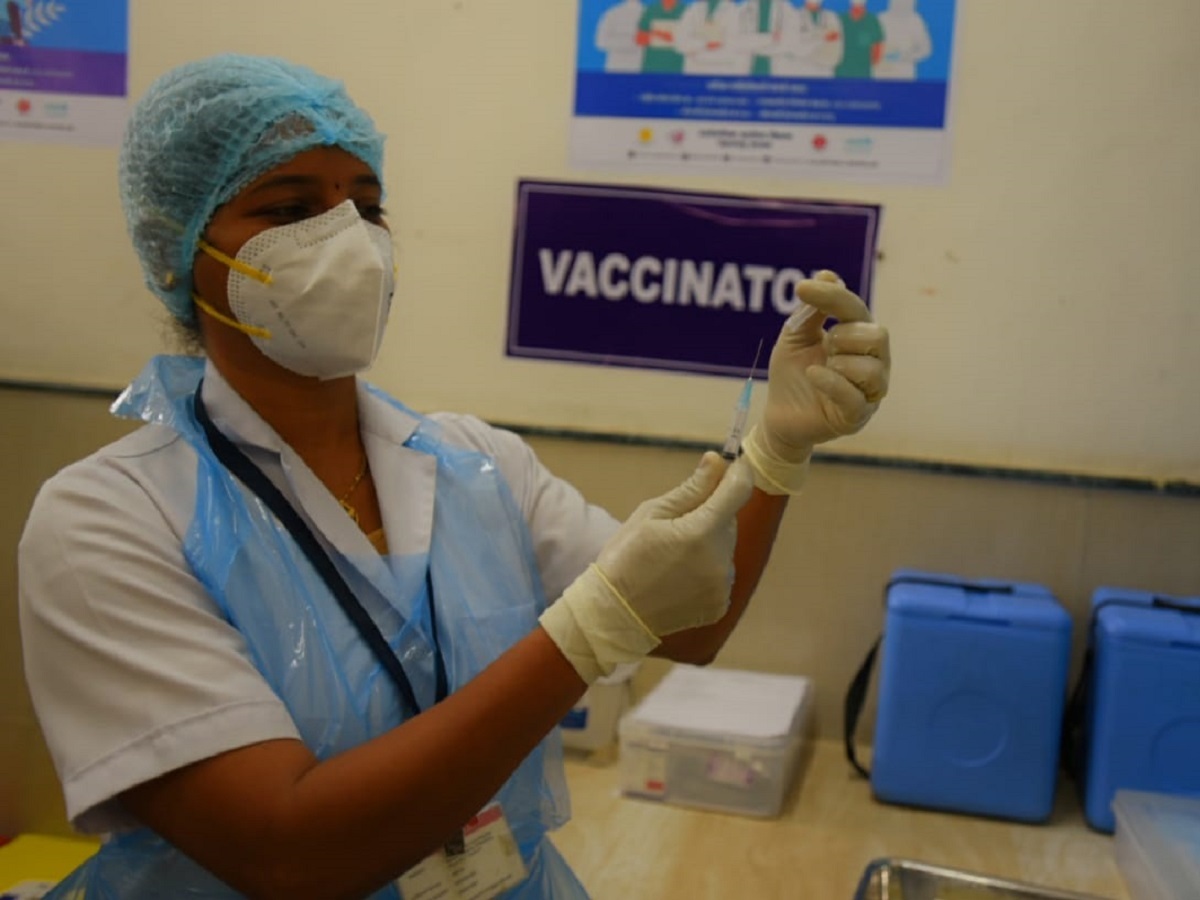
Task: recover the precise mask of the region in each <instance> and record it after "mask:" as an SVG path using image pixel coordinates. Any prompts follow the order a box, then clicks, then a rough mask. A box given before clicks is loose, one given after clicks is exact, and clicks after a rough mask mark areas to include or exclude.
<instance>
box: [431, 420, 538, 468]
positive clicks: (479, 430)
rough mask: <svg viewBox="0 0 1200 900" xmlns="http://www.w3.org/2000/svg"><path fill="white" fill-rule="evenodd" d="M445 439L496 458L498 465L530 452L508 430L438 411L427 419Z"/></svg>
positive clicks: (527, 447)
mask: <svg viewBox="0 0 1200 900" xmlns="http://www.w3.org/2000/svg"><path fill="white" fill-rule="evenodd" d="M427 418H428V419H430V421H432V422H434V423H435V424H436V425H437V427H438V429H439V431H440V432H441V435H442V438H443V439H444V440H445V441H447V442H448V443H450V444H452V445H453V446H456V447H461V448H463V449H467V450H475V451H477V452H479V453H483V454H486V455H487V456H491V457H494V458H495V459H496V461H497V462H498V463H501V464H503V463H504V462H506V461H508V460H511V459H514V458H521V457H524V456H526V455H528V454H529V453H531V450H530V448H529V445H528V444H526V443H525V441H524V440H522V439H521V437H520V436H519V435H517V434H515V433H514V432H512V431H509V430H508V429H506V428H503V427H499V426H496V425H491V424H489V423H487V422H485V421H484V420H483V419H481V418H479V417H478V416H474V415H471V414H469V413H455V412H435V413H430V414H429V415H428V416H427Z"/></svg>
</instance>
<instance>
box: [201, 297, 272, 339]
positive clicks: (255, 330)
mask: <svg viewBox="0 0 1200 900" xmlns="http://www.w3.org/2000/svg"><path fill="white" fill-rule="evenodd" d="M192 300H193V302H195V304H196V306H198V307H199V308H200V309H201V311H203V312H205V313H207V314H208V315H210V316H212V317H213V318H214V319H216V320H217V321H218V322H220V323H221V324H222V325H228V326H229V327H230V328H232V329H233V330H234V331H240V332H241V333H242V334H248V335H250V337H256V338H262V339H263V340H265V341H269V340H270V339H271V332H269V331H267V329H265V328H259V327H257V326H255V325H247V324H245V323H244V322H239V321H238V320H237V319H231V318H230V317H229V316H227V315H225V313H223V312H221V311H220V310H218V309H214V308H213V307H212V306H211V305H209V304H208V303H206V302H204V300H203V299H201V297H200V295H199V294H192Z"/></svg>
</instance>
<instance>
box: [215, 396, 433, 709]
mask: <svg viewBox="0 0 1200 900" xmlns="http://www.w3.org/2000/svg"><path fill="white" fill-rule="evenodd" d="M202 385H203V382H201V386H202ZM193 401H194V402H193V408H194V410H195V414H196V421H197V422H199V423H200V427H201V428H203V429H204V434H205V436H206V437H207V438H208V444H209V446H210V447H211V448H212V451H213V453H215V454H216V457H217V459H219V460H220V461H221V463H222V465H224V466H225V468H227V469H228V470H229V471H230V472H231V473H232V474H233V475H234V476H235V477H236V478H237V479H238V480H239V481H240V482H242V484H244V485H245V486H246V487H247V488H248V489H249V490H250V491H251V492H253V493H254V494H255V495H256V496H257V497H258V498H259V499H260V500H262V502H263V503H265V504H266V505H267V507H268V508H269V509H270V510H271V512H273V513H274V514H275V516H276V518H278V519H279V521H280V522H281V523H282V524H283V526H284V527H285V528H286V529H287V530H288V532H289V533H290V534H291V536H292V538H293V539H294V540H295V541H296V543H297V544H298V545H299V547H300V549H301V551H303V553H304V555H305V556H306V557H307V558H308V561H309V563H311V564H312V567H313V568H314V569H316V571H317V574H318V575H320V576H321V580H322V581H324V582H325V586H326V587H328V588H329V590H330V593H332V594H333V596H334V598H335V599H336V600H337V603H338V606H340V607H341V608H342V612H344V613H345V614H346V617H347V618H348V619H349V620H350V622H351V623H352V624H353V625H354V628H355V629H356V630H357V631H358V633H359V636H360V637H362V639H363V640H364V641H366V642H367V646H368V647H370V648H371V652H372V653H373V654H374V655H375V658H376V659H377V660H378V661H379V664H380V665H381V666H383V668H384V671H386V672H387V673H388V676H389V677H390V678H391V679H392V683H393V684H395V686H396V690H398V691H399V692H400V696H401V697H402V698H403V699H404V702H405V703H407V704H408V706H409V708H410V709H411V710H412V711H413V712H414V713H420V712H421V704H420V703H418V702H417V696H416V694H415V693H414V691H413V687H412V683H411V682H410V681H409V680H408V675H407V674H405V671H404V666H403V665H401V663H400V660H399V659H398V658H397V657H396V654H395V653H394V652H393V651H392V648H391V647H390V646H388V642H387V640H386V639H385V638H384V636H383V635H382V634H381V633H380V631H379V627H378V626H377V625H376V624H375V622H374V620H373V619H372V618H371V617H370V615H369V614H368V613H367V611H366V610H365V609H364V608H363V605H362V603H360V602H359V600H358V598H357V597H355V596H354V592H353V591H352V590H350V586H349V585H348V584H346V579H344V578H343V577H342V574H341V573H340V572H339V571H338V570H337V567H336V566H334V564H333V561H332V560H331V559H330V558H329V554H328V553H327V552H326V551H325V548H324V547H322V546H321V543H320V541H318V540H317V538H316V536H315V535H314V534H313V533H312V529H311V528H309V527H308V525H307V524H306V523H305V521H304V520H303V519H302V518H300V515H299V513H297V512H296V510H295V509H294V508H293V507H292V505H291V504H290V503H288V501H287V498H286V497H284V496H283V494H282V493H280V491H279V488H277V487H275V485H274V483H272V481H271V479H269V478H267V476H266V475H264V474H263V472H262V470H261V469H259V468H258V467H257V466H256V465H254V463H253V462H251V461H250V459H249V458H248V457H247V456H246V455H245V454H244V453H242V451H241V450H239V449H238V448H237V447H236V446H234V443H233V441H231V440H229V438H227V437H226V436H225V435H224V434H222V433H221V431H220V429H218V428H217V426H216V425H214V424H213V421H212V419H211V418H210V417H209V415H208V410H207V409H205V407H204V401H203V400H201V399H200V386H197V388H196V393H195V394H194V395H193ZM425 586H426V588H427V589H428V592H429V623H430V630H431V632H432V635H433V649H434V666H435V671H436V679H437V681H436V687H435V701H434V702H435V703H441V702H442V701H443V700H444V699H446V697H447V695H448V694H449V685H448V679H447V677H446V665H445V662H444V661H443V659H442V653H441V648H440V646H439V645H438V633H437V615H436V609H435V606H434V602H433V579H432V576H431V575H430V573H429V571H428V570H426V573H425Z"/></svg>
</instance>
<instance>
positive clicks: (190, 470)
mask: <svg viewBox="0 0 1200 900" xmlns="http://www.w3.org/2000/svg"><path fill="white" fill-rule="evenodd" d="M194 459H195V452H194V451H193V450H192V449H191V448H190V447H189V446H188V445H187V443H186V442H185V441H183V440H182V439H181V438H180V437H179V435H178V433H177V432H175V431H174V430H172V429H170V428H167V427H166V426H163V425H143V426H142V427H140V428H138V429H136V430H135V431H133V432H131V433H129V434H127V435H125V436H124V437H121V438H118V439H117V440H115V441H113V442H112V443H110V444H106V445H105V446H103V447H101V448H99V449H98V450H96V451H94V452H93V453H91V454H89V455H88V456H86V457H84V458H82V459H80V460H77V461H75V462H72V463H70V464H69V465H67V466H64V467H63V468H62V469H60V470H58V471H57V472H55V473H54V474H53V475H51V476H50V477H49V478H48V479H46V481H45V482H44V483H43V484H42V486H41V488H40V489H39V490H38V493H37V496H36V498H35V499H34V502H33V506H32V508H31V509H30V514H29V519H28V522H27V526H26V527H27V531H29V530H31V529H33V528H36V526H37V525H38V524H39V523H40V524H41V525H42V526H43V527H44V526H50V527H53V528H54V529H55V530H59V529H62V528H69V527H70V526H71V524H72V523H76V524H78V523H80V522H81V521H83V520H84V519H86V518H87V516H84V515H81V512H83V511H85V510H86V511H88V512H89V514H90V513H91V512H95V511H102V512H103V513H104V514H106V515H109V516H111V517H114V518H121V517H131V518H136V519H139V520H144V517H145V515H146V513H147V512H148V511H149V509H151V508H157V509H158V510H159V511H160V513H161V514H163V515H165V516H166V517H167V518H169V519H174V518H176V516H174V515H172V512H173V510H172V507H173V506H176V505H180V504H174V503H171V502H170V501H171V498H172V497H174V496H175V495H176V494H178V495H179V496H180V497H181V498H183V497H184V493H185V491H186V488H185V484H184V483H185V482H189V481H190V482H192V483H194V475H195V465H194ZM181 489H183V490H181ZM184 506H186V504H184ZM180 512H181V514H182V508H181V511H180Z"/></svg>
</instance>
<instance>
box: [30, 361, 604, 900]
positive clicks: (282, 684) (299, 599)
mask: <svg viewBox="0 0 1200 900" xmlns="http://www.w3.org/2000/svg"><path fill="white" fill-rule="evenodd" d="M203 373H204V363H203V361H202V360H198V359H193V358H189V357H168V356H160V357H156V358H155V359H154V360H152V361H151V363H150V364H149V365H148V366H147V367H146V369H145V371H143V372H142V374H141V375H140V376H139V377H138V379H137V380H136V381H134V383H133V384H132V385H130V387H129V388H128V389H127V390H126V391H125V393H124V394H122V396H121V398H119V399H118V401H117V403H116V404H115V405H114V408H113V411H114V413H115V414H116V415H119V416H123V417H127V418H138V419H141V420H143V421H145V422H150V423H158V424H162V425H166V426H169V427H170V428H172V429H174V430H175V431H177V432H178V433H179V434H180V435H181V436H182V437H183V438H184V439H185V440H186V441H187V442H188V443H189V444H190V445H191V447H192V448H193V449H194V450H195V451H196V455H197V472H196V508H195V514H194V518H193V520H192V523H191V526H190V528H189V530H188V533H187V536H186V538H185V541H184V554H185V557H186V559H187V561H188V563H189V564H190V566H191V567H192V570H193V572H194V573H195V574H196V577H197V578H198V579H199V580H200V581H201V583H202V584H203V585H204V586H205V588H206V589H207V590H208V591H209V593H210V594H211V595H212V597H213V598H214V600H215V601H216V602H217V604H218V606H219V607H220V609H221V611H222V612H223V614H224V615H225V616H226V618H227V619H228V620H229V622H230V623H231V624H232V625H233V626H234V627H235V628H237V629H238V631H240V632H241V634H242V635H243V636H244V637H245V640H246V643H247V645H248V647H249V652H250V655H251V658H252V660H253V661H254V664H255V665H256V666H257V667H258V669H259V671H261V672H262V674H263V676H264V677H265V678H266V680H267V681H268V683H269V684H270V685H271V687H272V688H273V689H274V690H275V692H276V693H277V694H278V695H279V697H280V698H281V699H282V700H283V702H284V703H285V704H286V706H287V708H288V710H289V712H290V713H291V716H292V718H293V720H294V721H295V723H296V726H297V728H298V729H299V731H300V735H301V738H302V739H303V740H304V742H305V744H306V745H307V746H308V747H309V749H310V750H312V752H313V753H314V754H315V755H316V756H317V757H318V758H319V759H322V760H324V759H329V758H330V757H333V756H336V755H337V754H339V753H342V752H344V751H346V750H349V749H351V748H352V747H355V746H358V745H359V744H362V743H363V742H365V741H368V740H370V739H372V738H374V737H377V736H378V735H381V734H383V733H384V732H386V731H388V730H390V729H392V728H395V727H396V726H397V725H399V724H400V723H401V722H402V721H403V720H404V719H405V718H407V717H408V716H409V715H410V712H409V711H408V710H406V709H405V708H404V707H405V704H404V703H403V702H402V701H401V699H400V695H399V693H398V691H397V690H396V688H395V687H394V686H393V684H392V682H391V681H390V680H389V679H388V678H387V677H386V676H385V675H384V673H383V670H382V667H381V666H380V664H379V663H378V662H377V661H376V659H375V657H374V656H373V655H372V654H371V652H370V651H369V649H368V648H367V646H366V644H365V643H364V642H363V641H362V639H361V638H360V637H359V635H358V634H357V633H356V632H355V631H354V629H353V626H352V625H351V623H350V622H349V621H348V619H347V618H346V616H345V615H344V614H343V613H342V612H341V610H340V609H339V608H338V606H337V605H336V603H335V601H334V599H333V597H332V596H331V595H330V593H329V590H328V589H327V588H326V587H325V585H324V583H323V582H322V581H321V579H320V578H319V577H318V575H317V574H316V572H315V571H314V569H313V567H312V565H311V564H310V563H309V561H308V559H307V558H306V557H305V556H304V554H303V553H302V552H301V551H300V549H299V547H298V546H297V545H296V543H295V542H294V541H293V540H292V538H291V537H290V535H289V534H288V533H287V532H286V530H285V529H284V528H283V527H282V526H281V525H280V524H279V523H278V521H277V520H276V519H275V518H274V517H273V516H272V515H271V514H270V513H269V512H268V511H266V509H265V508H264V507H263V505H262V504H261V503H259V502H258V501H257V499H256V498H254V497H253V496H252V495H250V494H249V493H248V492H247V491H246V489H245V488H244V487H243V486H242V485H241V484H240V483H239V482H238V481H237V480H236V479H235V478H234V477H233V476H232V475H230V474H229V473H228V472H227V471H226V470H225V468H224V467H223V466H222V465H221V464H220V463H219V462H218V461H217V459H216V458H215V457H214V456H213V454H212V452H211V450H210V449H209V447H208V444H207V442H206V441H205V438H204V434H203V432H202V431H201V430H200V428H199V426H198V425H197V423H196V421H195V418H194V414H193V410H192V407H191V403H192V396H193V394H194V393H195V391H196V387H197V384H198V383H199V381H200V379H201V377H202V376H203ZM372 391H373V392H374V393H376V394H377V395H378V396H380V397H382V398H383V399H385V400H386V401H387V402H388V403H390V404H391V405H392V406H394V407H396V408H397V409H399V410H402V411H404V412H405V413H407V414H408V415H412V416H414V417H415V418H417V419H418V420H419V421H420V425H419V427H418V428H417V430H416V431H415V432H414V434H413V435H412V436H411V437H410V438H409V439H408V441H406V442H405V446H406V447H408V448H410V449H413V450H416V451H418V452H421V453H425V454H428V455H430V456H433V457H434V458H435V459H436V460H437V485H436V493H435V506H434V521H433V533H432V539H431V542H430V549H429V551H428V552H427V553H421V554H412V555H405V556H400V555H392V556H389V557H388V558H387V563H388V566H387V570H388V574H389V578H387V579H384V580H383V581H382V582H381V580H380V579H379V578H377V577H376V578H367V577H366V576H364V575H363V574H362V573H361V571H360V569H359V567H358V566H356V565H355V564H354V561H352V560H348V559H346V558H344V557H341V556H340V555H339V554H337V553H336V551H333V550H332V548H327V549H329V551H330V556H331V557H332V558H333V559H334V562H335V564H336V565H337V568H338V569H339V571H340V572H341V574H342V576H343V577H344V578H345V580H346V582H347V583H348V584H349V586H350V587H351V588H352V589H353V590H354V592H355V594H356V596H357V597H358V599H359V600H360V601H361V603H362V605H363V606H364V607H365V608H366V610H367V611H368V612H369V613H370V615H371V618H372V619H373V620H374V621H375V624H376V625H377V626H378V627H379V629H380V631H381V632H382V633H383V635H384V637H385V638H386V639H387V641H388V644H389V645H390V646H391V647H392V649H393V650H394V651H395V653H396V655H397V657H398V658H399V659H400V660H401V662H402V664H403V666H404V670H405V673H406V674H407V676H408V678H409V680H410V681H411V683H412V686H413V689H414V692H415V693H416V695H417V698H418V700H419V701H420V702H421V705H422V706H423V707H425V708H427V707H428V706H429V705H432V703H433V701H434V694H435V665H434V661H435V653H436V652H437V650H436V649H435V646H437V647H440V650H441V653H442V656H443V659H444V662H445V667H446V674H447V676H448V680H449V686H450V690H451V691H453V690H456V689H457V688H459V687H461V686H462V685H464V684H465V683H466V682H468V681H470V680H471V679H472V678H474V677H475V676H476V675H477V674H479V673H480V672H481V671H482V670H483V669H484V668H486V667H487V666H488V665H489V664H490V663H492V662H493V661H494V660H495V659H496V658H497V657H499V656H500V655H501V654H502V653H504V652H505V651H506V650H508V649H509V648H510V647H511V646H512V645H513V644H514V643H516V642H517V641H518V640H520V639H521V638H522V637H524V636H525V635H527V634H528V633H529V632H530V631H532V630H533V628H535V627H536V626H537V617H538V614H539V612H540V611H541V610H542V609H543V608H544V605H545V604H544V600H543V598H542V591H541V583H540V580H539V577H538V573H537V565H536V562H535V558H534V555H533V550H532V541H531V539H530V536H529V533H528V531H527V529H526V527H525V523H524V520H523V518H522V517H521V515H520V512H519V510H518V508H517V506H516V504H515V502H514V501H513V498H512V495H511V493H510V492H509V489H508V485H507V484H506V483H505V481H504V479H503V477H502V476H501V475H500V472H499V470H498V468H497V467H496V465H495V463H494V462H493V461H492V460H491V459H490V458H488V457H486V456H484V455H482V454H480V453H477V452H475V451H471V450H464V449H460V448H457V447H453V446H450V445H449V444H447V443H445V442H443V441H442V440H441V439H440V438H439V435H438V429H437V426H436V424H435V423H433V422H432V421H430V420H428V419H423V418H421V417H419V416H415V414H414V413H412V412H411V411H409V410H406V409H405V408H404V407H403V406H401V405H400V404H398V403H396V401H394V400H392V399H391V398H388V397H386V396H385V395H383V394H382V393H381V392H378V391H375V390H374V389H372ZM384 502H385V503H386V499H385V501H384ZM430 583H432V585H433V595H434V596H433V599H434V601H435V602H436V605H437V606H436V610H437V636H438V638H439V641H438V642H436V644H435V641H434V640H433V635H432V628H431V622H430V602H431V597H430V592H429V589H428V585H429V584H430ZM381 584H382V585H383V587H384V588H385V589H384V590H381V588H380V585H381ZM264 598H267V599H269V602H264ZM495 799H496V800H497V801H498V802H499V803H500V804H501V806H502V807H503V809H504V813H505V815H506V816H507V818H508V822H509V825H510V827H511V828H512V831H513V837H514V838H515V839H516V841H517V844H518V846H519V847H520V850H521V855H522V857H523V858H524V860H525V863H526V867H527V869H528V871H529V877H528V878H526V880H525V881H524V882H522V883H521V884H520V885H519V886H517V887H516V888H513V889H512V890H511V891H509V892H508V893H506V894H505V895H504V897H506V898H513V900H517V898H520V900H534V898H580V897H586V896H587V894H586V892H585V891H584V889H583V887H582V885H580V883H579V881H578V880H577V879H576V878H575V876H574V874H573V873H572V872H571V870H570V868H569V867H568V866H567V864H566V862H565V861H564V860H563V859H562V857H561V856H560V855H559V854H558V852H557V851H556V850H555V848H554V846H553V844H551V843H550V841H549V840H547V839H546V833H547V831H549V830H551V829H553V828H557V827H559V826H560V825H562V824H563V823H564V822H565V821H566V820H567V818H568V817H569V803H568V799H567V791H566V784H565V780H564V777H563V770H562V746H561V740H560V738H559V735H558V733H557V731H556V732H554V733H552V734H551V735H550V736H549V737H548V738H547V739H546V740H544V741H543V742H542V743H541V745H539V747H538V748H537V749H536V750H535V751H534V752H533V753H531V754H530V755H529V756H528V757H527V758H526V759H525V760H524V762H522V763H521V765H520V767H519V768H518V769H517V771H516V772H515V773H514V774H513V775H512V777H510V778H509V780H508V781H507V782H506V783H505V785H504V787H503V788H501V790H500V792H499V793H498V794H497V796H496V798H495ZM239 896H241V895H240V894H238V893H237V892H236V891H234V890H233V889H231V888H229V887H227V886H226V885H224V884H223V883H222V882H220V881H218V880H217V879H216V878H215V877H214V876H212V875H210V874H209V873H208V872H207V871H206V870H204V869H202V868H201V867H200V866H199V865H197V864H196V863H194V862H192V861H191V860H190V859H189V858H188V857H186V856H185V855H184V854H183V853H181V852H179V851H178V850H176V849H175V848H174V847H173V846H171V845H170V844H168V843H167V842H166V841H164V840H163V839H162V838H160V837H159V836H158V835H156V834H154V833H153V832H151V831H150V830H149V829H141V830H137V831H133V832H128V833H123V834H120V835H117V836H115V837H113V838H112V839H110V840H109V841H108V842H107V843H105V844H104V845H103V847H101V849H100V851H99V852H98V853H97V855H96V856H95V857H93V858H92V859H91V860H89V861H88V862H86V863H85V864H84V865H83V866H81V867H80V868H79V869H78V870H76V871H75V872H74V873H73V874H72V875H71V876H69V877H68V878H67V879H66V880H65V881H64V882H63V883H61V884H60V885H59V886H58V887H57V888H56V889H55V890H54V891H53V892H52V893H51V894H49V895H48V897H50V898H55V900H57V898H71V900H76V898H79V900H83V898H86V900H108V898H113V900H117V898H121V900H144V898H151V897H163V898H166V897H170V898H214V900H216V898H222V900H226V898H234V897H239ZM370 896H371V900H397V898H399V897H400V894H399V891H398V890H397V889H396V888H394V887H390V886H389V887H386V888H383V889H382V890H379V891H377V892H376V893H374V894H372V895H370Z"/></svg>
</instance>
